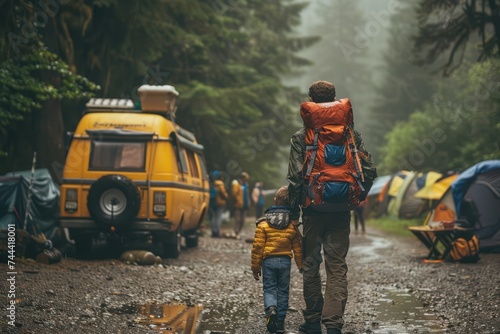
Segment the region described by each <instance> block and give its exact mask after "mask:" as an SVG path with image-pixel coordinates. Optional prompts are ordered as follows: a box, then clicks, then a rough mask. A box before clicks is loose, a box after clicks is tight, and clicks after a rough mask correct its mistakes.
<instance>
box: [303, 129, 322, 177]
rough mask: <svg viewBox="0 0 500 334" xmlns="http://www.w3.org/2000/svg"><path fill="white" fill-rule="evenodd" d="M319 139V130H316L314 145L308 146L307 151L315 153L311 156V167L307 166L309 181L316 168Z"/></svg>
mask: <svg viewBox="0 0 500 334" xmlns="http://www.w3.org/2000/svg"><path fill="white" fill-rule="evenodd" d="M318 137H319V129H318V128H314V138H313V142H312V145H307V146H306V151H311V150H312V151H313V152H312V154H311V160H310V161H309V166H307V171H306V175H305V179H306V180H308V179H309V177H310V176H311V173H312V169H313V166H314V161H315V160H316V154H317V153H318Z"/></svg>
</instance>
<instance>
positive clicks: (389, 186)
mask: <svg viewBox="0 0 500 334" xmlns="http://www.w3.org/2000/svg"><path fill="white" fill-rule="evenodd" d="M410 173H411V172H409V171H406V170H401V171H399V172H396V173H394V174H393V175H392V176H391V178H390V180H389V181H388V182H387V183H386V184H385V186H384V187H383V188H382V190H381V191H380V194H378V202H379V206H378V213H377V217H381V216H383V215H385V214H387V210H388V207H389V204H390V202H391V201H392V200H393V198H394V196H395V195H396V194H397V192H398V191H399V188H400V187H401V185H402V184H403V181H404V179H405V178H406V176H407V175H408V174H410Z"/></svg>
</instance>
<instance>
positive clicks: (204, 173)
mask: <svg viewBox="0 0 500 334" xmlns="http://www.w3.org/2000/svg"><path fill="white" fill-rule="evenodd" d="M196 156H197V157H198V161H199V162H200V166H201V175H202V176H203V179H204V180H206V179H208V171H207V166H206V165H205V157H204V156H203V154H200V153H196Z"/></svg>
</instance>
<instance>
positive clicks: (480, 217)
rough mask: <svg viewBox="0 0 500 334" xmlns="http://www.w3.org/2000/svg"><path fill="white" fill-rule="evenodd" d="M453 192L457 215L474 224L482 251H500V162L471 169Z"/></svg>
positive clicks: (456, 184) (456, 182) (459, 178)
mask: <svg viewBox="0 0 500 334" xmlns="http://www.w3.org/2000/svg"><path fill="white" fill-rule="evenodd" d="M451 189H452V194H453V201H454V202H455V210H456V211H455V212H457V213H458V214H457V216H458V217H465V218H467V219H468V220H469V221H470V222H471V223H472V222H473V223H474V231H475V233H476V235H477V237H478V238H479V243H480V248H481V250H488V249H489V250H492V251H500V209H499V208H500V160H487V161H483V162H480V163H477V164H475V165H474V166H472V167H470V168H468V169H467V170H466V171H464V172H463V173H462V174H460V175H459V177H458V178H457V179H456V180H455V181H454V182H453V183H452V184H451Z"/></svg>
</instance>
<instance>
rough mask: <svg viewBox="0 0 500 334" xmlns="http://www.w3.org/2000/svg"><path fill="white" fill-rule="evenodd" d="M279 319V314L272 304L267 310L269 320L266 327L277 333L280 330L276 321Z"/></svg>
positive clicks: (270, 331)
mask: <svg viewBox="0 0 500 334" xmlns="http://www.w3.org/2000/svg"><path fill="white" fill-rule="evenodd" d="M277 320H278V314H277V313H276V308H275V307H274V306H270V307H269V309H268V311H267V321H266V327H267V330H268V331H269V333H276V331H277V330H278V326H277V324H276V321H277Z"/></svg>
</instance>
